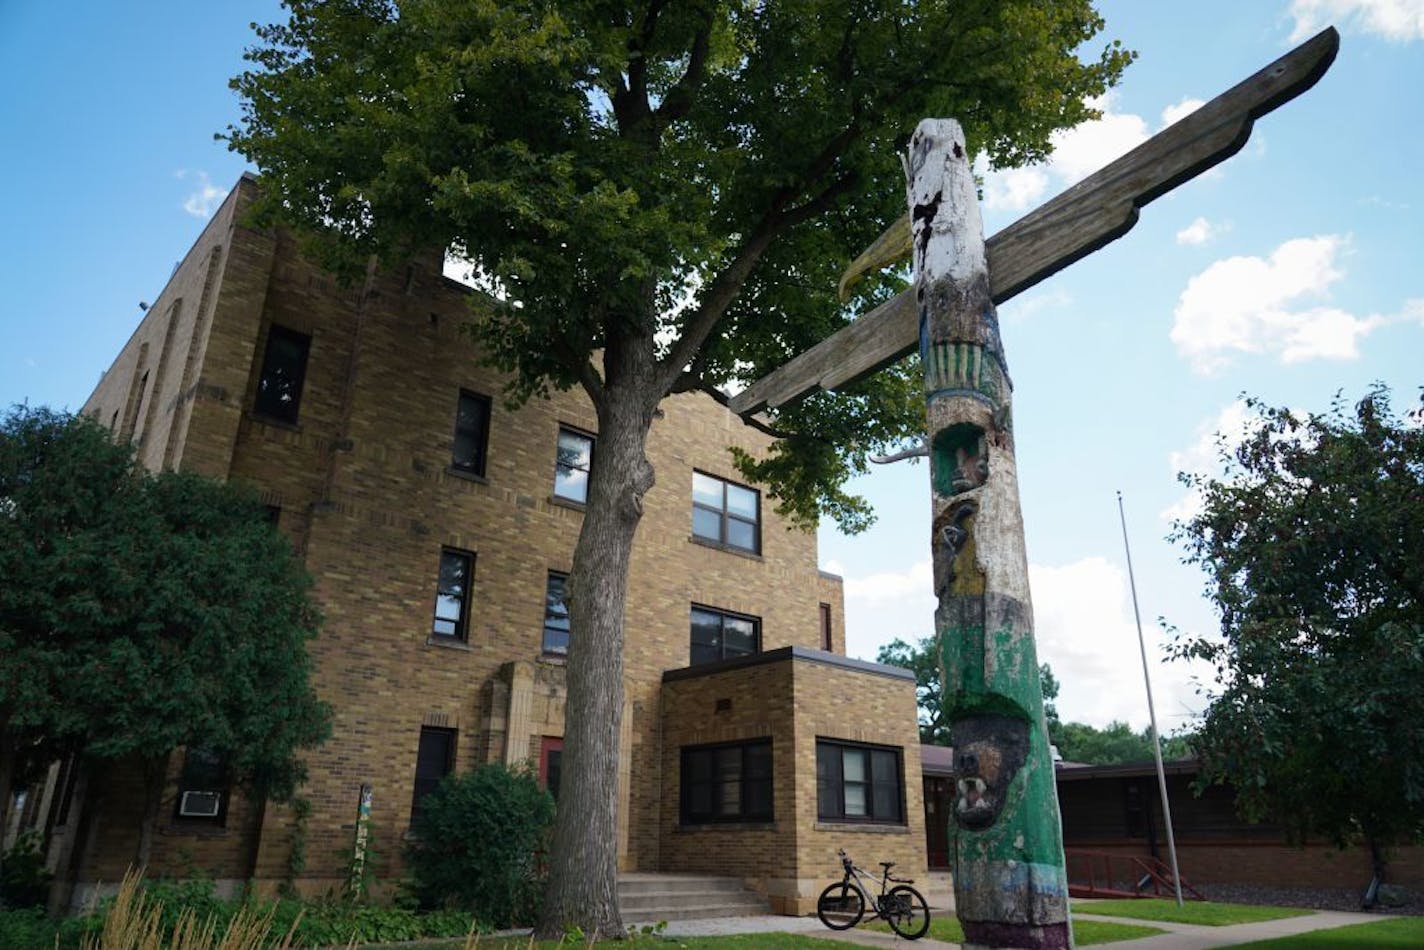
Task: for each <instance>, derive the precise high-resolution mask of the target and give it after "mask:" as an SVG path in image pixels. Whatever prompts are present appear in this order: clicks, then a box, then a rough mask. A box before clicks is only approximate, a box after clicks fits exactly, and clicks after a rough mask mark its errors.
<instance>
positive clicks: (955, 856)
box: [906, 119, 1072, 948]
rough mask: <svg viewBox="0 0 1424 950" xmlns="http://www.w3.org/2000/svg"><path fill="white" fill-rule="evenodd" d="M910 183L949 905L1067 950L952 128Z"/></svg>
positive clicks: (1003, 438) (972, 929) (989, 933)
mask: <svg viewBox="0 0 1424 950" xmlns="http://www.w3.org/2000/svg"><path fill="white" fill-rule="evenodd" d="M906 175H907V178H908V188H909V197H910V209H911V210H910V220H911V235H912V246H913V249H914V264H915V299H916V302H917V303H918V305H919V311H920V360H921V363H922V364H923V369H924V378H925V416H926V433H927V438H926V440H925V441H926V446H927V448H928V449H929V457H930V482H931V485H932V491H933V505H934V508H933V511H934V520H933V526H932V529H931V530H932V540H931V546H932V551H933V557H934V585H935V596H936V597H937V598H938V601H939V607H938V609H937V610H936V611H935V632H936V634H937V635H938V640H939V645H940V647H939V648H940V660H941V664H942V672H943V680H942V682H943V684H944V712H945V717H946V718H947V719H948V720H949V724H950V738H951V743H952V744H953V746H954V771H955V778H956V791H957V796H956V798H955V802H954V808H953V812H952V814H953V824H952V826H951V828H950V840H951V842H952V844H951V855H952V857H951V862H952V866H953V870H954V896H955V904H956V907H957V909H958V912H959V919H960V922H961V924H962V925H963V927H964V936H965V938H966V945H968V946H974V945H983V946H993V947H1052V948H1057V947H1069V946H1071V945H1072V939H1071V936H1070V932H1069V929H1068V883H1067V878H1066V877H1065V876H1064V872H1063V839H1062V833H1061V831H1060V827H1059V821H1058V799H1057V794H1056V792H1055V790H1054V782H1053V760H1052V758H1051V756H1050V755H1049V750H1048V740H1047V732H1046V730H1045V729H1044V725H1043V692H1042V690H1041V688H1040V685H1039V678H1038V659H1037V657H1036V655H1035V652H1034V644H1033V607H1032V605H1031V604H1030V601H1029V588H1028V558H1027V556H1026V555H1025V554H1024V541H1023V516H1022V514H1021V513H1020V511H1019V486H1018V476H1017V472H1016V469H1015V464H1014V440H1013V423H1012V414H1011V411H1010V399H1011V396H1012V389H1013V387H1012V384H1011V383H1010V381H1009V373H1008V368H1007V366H1006V364H1005V361H1004V347H1003V343H1002V341H1001V340H1000V338H999V321H998V317H997V316H996V313H995V310H994V302H993V300H992V299H990V295H989V271H988V267H987V265H986V262H985V257H984V234H983V225H982V224H981V222H980V218H979V202H978V199H977V196H976V194H975V184H974V175H973V173H972V171H971V170H970V167H969V159H968V156H967V155H966V154H965V150H964V133H963V132H962V131H961V129H960V127H959V123H958V122H955V121H953V120H950V119H926V120H925V121H924V122H921V123H920V126H919V128H918V129H916V130H915V135H914V137H913V138H912V139H911V140H910V153H909V158H908V160H907V162H906Z"/></svg>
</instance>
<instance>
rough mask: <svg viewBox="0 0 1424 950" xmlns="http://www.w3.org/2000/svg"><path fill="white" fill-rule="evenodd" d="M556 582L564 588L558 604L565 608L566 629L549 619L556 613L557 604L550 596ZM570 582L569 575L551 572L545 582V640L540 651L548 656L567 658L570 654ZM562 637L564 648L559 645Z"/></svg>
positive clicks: (541, 643)
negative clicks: (568, 600) (551, 642)
mask: <svg viewBox="0 0 1424 950" xmlns="http://www.w3.org/2000/svg"><path fill="white" fill-rule="evenodd" d="M555 580H558V582H559V583H560V585H561V586H562V587H563V596H562V597H560V598H559V600H558V602H557V603H558V606H559V607H561V608H563V621H564V625H565V626H564V627H560V626H559V625H558V624H557V622H556V623H554V624H551V623H550V619H549V615H550V614H551V613H552V612H553V611H554V607H555V602H554V601H553V600H551V597H550V595H551V594H552V588H553V586H554V581H555ZM568 580H569V575H567V574H565V573H564V572H563V571H550V572H549V574H548V577H547V579H546V580H545V581H544V637H543V640H542V641H541V642H540V645H539V647H540V650H541V651H542V652H543V653H544V654H545V655H547V656H567V655H568V653H569V644H568V641H569V639H570V635H571V633H572V631H571V630H569V629H567V627H568V624H569V608H568V602H567V598H568V594H569V588H568ZM551 632H552V633H553V634H554V636H553V641H554V643H553V645H552V646H551V645H550V633H551ZM560 635H562V638H563V640H564V643H563V645H562V648H561V647H560V645H559V643H558V640H559V638H560Z"/></svg>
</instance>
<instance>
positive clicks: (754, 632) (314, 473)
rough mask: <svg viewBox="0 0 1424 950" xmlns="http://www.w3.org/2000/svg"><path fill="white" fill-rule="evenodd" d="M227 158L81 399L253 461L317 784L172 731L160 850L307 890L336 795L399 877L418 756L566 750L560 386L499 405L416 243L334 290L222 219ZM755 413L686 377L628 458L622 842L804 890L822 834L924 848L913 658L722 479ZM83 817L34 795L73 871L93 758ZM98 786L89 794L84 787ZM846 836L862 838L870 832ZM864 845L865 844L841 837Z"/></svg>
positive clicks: (910, 863)
mask: <svg viewBox="0 0 1424 950" xmlns="http://www.w3.org/2000/svg"><path fill="white" fill-rule="evenodd" d="M255 188H256V184H255V182H254V181H253V180H252V179H250V178H244V179H243V180H241V181H240V182H239V183H238V185H237V187H236V188H235V189H234V190H233V192H232V194H231V195H230V196H229V197H228V199H227V201H226V202H225V203H224V205H223V206H222V208H221V209H220V210H219V211H218V213H217V214H216V215H215V216H214V217H213V219H212V220H211V221H210V222H209V224H208V226H207V227H206V229H205V230H204V231H203V233H202V235H201V237H200V238H199V239H198V241H197V243H196V244H195V246H194V247H193V249H192V250H191V251H190V252H189V253H188V255H187V257H186V258H185V259H184V260H183V262H182V263H181V264H180V265H179V267H178V268H177V269H176V271H175V272H174V274H173V277H172V279H171V281H170V282H169V284H168V286H167V287H166V288H165V290H164V291H163V293H162V295H161V296H160V297H159V298H158V299H157V301H155V303H154V304H153V306H152V307H151V308H150V309H149V310H148V313H147V315H146V316H145V318H144V320H143V321H142V323H141V324H140V325H139V327H138V328H137V330H136V331H135V332H134V335H133V337H132V338H131V339H130V340H129V342H128V344H127V345H126V346H125V347H124V348H123V350H122V352H120V354H119V355H118V357H117V359H116V360H115V361H114V364H113V366H112V367H111V368H110V369H109V371H108V372H107V373H106V374H105V375H104V378H103V380H102V381H101V382H100V384H99V386H98V388H97V389H96V390H95V391H94V393H93V395H92V396H91V397H90V398H89V400H88V402H87V403H86V404H85V406H84V410H83V411H84V412H86V413H89V414H91V415H93V416H94V417H96V418H98V419H99V420H100V421H102V422H104V423H105V424H107V425H109V426H110V427H111V428H112V429H113V430H114V431H115V433H116V436H117V437H119V438H124V439H130V440H132V441H133V442H134V444H135V445H136V446H137V450H138V453H139V457H140V459H141V461H142V462H143V463H144V464H145V465H147V466H148V467H150V468H153V469H158V468H175V469H184V470H189V471H198V472H204V473H208V474H211V475H215V476H218V477H221V478H231V479H239V480H243V481H246V482H249V483H251V484H253V485H255V486H257V488H258V489H259V491H260V492H261V494H262V498H263V500H264V501H265V502H266V503H267V504H268V505H269V506H270V510H271V513H272V517H274V518H275V519H276V520H277V523H278V525H279V527H280V528H281V530H282V531H283V532H284V533H286V534H287V535H288V536H289V537H290V538H291V540H292V542H293V544H294V545H295V546H296V548H297V550H298V552H299V554H300V555H301V556H302V558H303V560H304V561H305V564H306V566H307V568H308V570H309V571H310V572H311V573H312V575H313V577H314V578H315V580H316V589H315V597H316V599H317V601H318V603H319V604H320V607H321V610H322V612H323V614H324V617H325V622H324V624H323V627H322V631H321V634H320V636H319V637H318V638H317V639H316V640H315V641H314V642H313V643H312V645H311V650H312V653H313V657H314V661H315V670H316V674H315V687H316V690H317V692H318V693H319V695H320V696H321V697H322V698H323V699H325V700H327V701H328V702H330V703H331V705H332V708H333V710H334V720H333V735H332V738H331V739H330V740H329V741H328V742H327V743H326V744H325V745H324V746H322V747H321V748H319V749H317V750H315V751H314V752H312V753H311V754H310V756H309V765H308V767H309V772H310V780H309V782H308V784H307V785H306V786H305V787H304V789H303V795H304V796H305V798H306V799H308V800H309V801H310V803H311V811H310V814H309V816H308V817H306V819H305V820H304V821H302V822H300V823H298V822H297V821H295V820H294V817H293V815H292V813H291V811H290V809H288V808H285V807H280V806H276V805H267V806H265V807H264V806H260V805H253V804H251V803H248V802H246V801H244V800H243V799H242V797H241V795H240V794H238V793H235V792H233V790H230V789H227V788H225V787H208V786H213V785H219V784H220V782H219V781H218V780H217V779H213V778H211V777H209V776H210V775H212V774H216V773H213V772H212V771H211V770H207V771H205V769H204V768H203V766H204V764H205V763H204V762H203V761H202V760H201V756H198V757H194V756H192V755H188V756H185V755H184V754H183V753H182V752H180V753H177V754H175V755H174V756H173V760H174V761H173V762H172V764H171V766H170V780H171V781H170V785H169V788H168V794H167V797H166V798H165V805H164V810H163V812H162V814H161V817H160V820H159V827H158V830H157V835H156V837H155V843H154V847H153V859H152V861H153V865H154V867H155V870H158V871H161V872H168V873H181V872H183V871H185V870H187V869H190V868H197V869H201V870H202V871H204V872H206V873H208V874H209V875H211V876H213V877H215V878H217V879H219V880H224V881H234V882H237V881H247V880H255V881H256V882H258V884H259V885H261V886H268V887H270V886H275V885H276V884H277V883H279V882H281V881H283V880H286V879H289V878H290V877H292V872H291V868H290V862H289V855H290V853H291V849H292V844H293V841H294V838H295V837H297V836H300V837H302V838H303V839H304V847H305V853H306V859H305V867H304V868H303V869H302V871H301V873H300V874H299V875H297V876H296V883H297V884H298V885H299V886H301V887H303V888H306V889H310V890H317V891H320V890H324V889H326V888H329V887H332V886H338V885H340V884H341V883H343V882H344V881H345V879H346V876H347V874H348V873H349V868H350V862H351V855H352V851H353V842H354V835H355V827H356V819H357V809H358V804H359V802H360V800H361V797H362V794H363V789H364V790H365V792H366V794H367V796H368V799H369V803H370V809H371V810H370V815H371V818H370V829H371V833H372V838H373V841H374V850H375V853H376V854H377V856H378V857H377V867H378V870H379V871H380V872H382V873H384V874H386V875H387V876H390V875H394V874H397V873H399V851H400V845H401V841H402V838H403V836H404V835H405V833H406V831H407V828H408V827H409V822H410V816H411V812H412V809H413V808H415V807H418V803H419V798H420V796H421V795H422V794H424V793H425V792H426V791H428V790H429V788H430V787H432V786H433V785H434V784H435V782H436V781H438V778H439V777H440V775H441V774H443V773H444V772H446V771H450V770H455V769H463V768H466V767H468V766H470V765H473V764H476V763H480V762H487V761H502V762H506V763H511V764H516V763H530V764H532V765H533V766H534V767H535V768H537V769H539V773H540V775H541V777H542V778H543V779H544V780H545V781H548V782H553V783H555V784H557V782H558V781H560V780H562V781H572V780H574V779H572V778H570V777H567V776H563V777H561V776H560V768H559V765H560V755H561V737H562V735H563V705H564V703H563V700H564V655H563V654H564V650H565V649H566V646H567V642H568V632H567V621H566V617H565V616H564V615H563V613H562V610H561V605H560V602H559V593H560V590H561V587H560V585H561V583H562V578H563V575H564V572H567V571H568V569H569V567H570V559H571V556H572V551H573V547H574V541H575V538H576V536H577V532H578V530H579V525H580V520H581V518H582V517H583V515H582V510H583V506H582V503H581V500H580V499H581V497H582V494H581V493H582V489H583V486H584V483H585V479H586V475H587V470H588V467H589V466H590V465H591V464H592V465H596V464H597V457H598V452H597V439H598V433H597V428H596V418H595V416H594V413H593V411H592V408H591V406H590V405H589V404H588V403H587V401H586V400H585V399H584V398H583V397H582V394H581V393H578V392H570V393H563V394H555V395H554V396H553V397H552V398H551V399H549V400H538V399H536V400H532V401H531V402H529V403H528V404H527V405H525V406H523V407H522V408H519V409H517V410H514V411H509V410H507V409H506V408H505V407H504V406H503V403H502V400H501V390H502V388H503V384H504V382H505V380H504V378H502V377H501V376H500V375H499V374H498V373H497V372H495V371H493V370H491V369H488V368H485V367H482V366H480V365H479V361H478V359H477V351H476V349H475V345H474V344H473V343H472V342H471V340H470V338H469V337H468V336H467V335H466V334H465V332H464V331H463V329H462V327H463V326H464V325H465V324H467V323H468V320H469V304H468V294H469V291H467V290H466V289H464V288H463V287H461V286H460V285H459V284H456V283H455V282H453V281H449V280H447V279H445V278H443V277H442V276H441V275H440V273H439V269H438V267H437V266H431V267H420V266H412V267H410V268H408V269H406V270H404V271H402V272H400V273H394V274H373V275H372V276H371V277H370V278H369V279H368V280H367V281H366V282H365V284H364V285H363V286H360V287H357V288H354V289H348V288H343V287H340V286H338V285H337V284H336V283H335V282H334V281H333V280H332V279H331V278H330V277H329V276H328V275H326V274H324V273H323V272H322V271H321V270H319V269H318V268H316V267H314V266H313V265H311V264H309V263H306V262H304V261H303V260H302V258H301V256H300V255H299V253H298V251H297V249H296V246H295V243H294V241H293V239H292V238H290V237H289V236H287V235H285V234H281V233H277V234H272V233H268V232H263V231H258V230H254V229H252V228H250V227H247V226H245V225H244V224H243V223H242V221H243V212H244V210H245V209H246V207H247V206H248V205H249V204H250V202H251V200H252V198H253V196H254V193H255ZM766 444H767V440H766V437H765V436H763V435H761V434H760V433H758V432H756V431H754V430H752V429H750V428H748V427H746V426H744V425H742V424H741V422H740V421H739V420H738V419H737V418H736V417H735V416H733V415H731V414H730V413H728V412H726V411H725V410H724V409H723V408H721V407H720V406H718V405H717V404H716V403H715V402H713V401H712V400H710V399H707V398H705V397H702V396H696V395H683V396H678V397H675V398H671V399H668V400H666V401H665V402H664V404H663V413H662V415H661V417H660V418H658V419H657V420H656V421H655V422H654V425H653V428H652V432H651V435H650V437H649V442H648V457H649V458H650V460H651V461H652V463H653V465H654V467H655V469H656V472H657V484H656V486H655V487H654V488H653V489H652V490H651V491H650V492H649V493H648V495H647V496H646V499H645V505H646V507H645V514H644V517H643V520H642V523H641V527H640V529H639V534H638V538H637V542H636V545H635V549H634V554H633V560H632V567H631V578H630V588H629V595H628V609H627V616H626V631H627V633H626V638H627V644H628V646H627V655H626V657H625V663H626V682H625V691H626V700H625V704H626V705H625V709H624V717H623V723H624V725H623V733H622V738H621V749H620V760H619V761H620V766H621V773H620V791H621V802H622V803H623V807H622V808H621V809H620V812H619V821H618V854H619V866H620V868H622V869H625V870H630V871H634V870H636V871H704V872H716V873H721V874H727V875H732V876H739V877H742V878H744V879H745V880H747V881H748V882H749V883H750V884H752V885H753V886H755V887H756V888H757V889H758V890H760V891H761V892H762V893H763V894H764V895H766V896H767V897H768V898H769V899H770V901H771V903H772V905H773V906H774V907H775V908H776V909H778V910H779V911H782V912H786V913H807V912H810V911H811V910H812V909H813V904H814V897H815V894H816V893H818V891H819V888H820V887H821V886H823V885H824V884H825V883H826V882H827V881H828V880H829V879H830V877H831V876H832V875H834V874H837V873H838V864H837V862H836V860H835V851H836V849H837V848H838V847H845V848H847V849H848V850H850V851H852V853H857V852H864V860H866V861H870V860H872V859H873V860H895V861H898V862H900V863H901V865H902V867H904V868H905V869H906V870H908V871H910V872H911V873H913V871H914V870H915V869H919V870H923V869H924V867H925V835H924V825H923V822H924V812H923V805H922V801H921V794H922V792H921V779H920V764H919V756H918V740H917V735H916V726H915V695H914V681H913V679H912V678H910V677H909V675H908V674H907V673H905V672H904V671H899V670H895V669H891V668H886V667H881V666H877V665H875V664H868V663H863V662H860V661H855V660H848V659H847V658H846V657H845V656H844V646H845V645H844V631H843V609H842V593H841V582H840V579H839V578H837V577H834V576H832V575H828V574H825V573H822V572H820V571H819V570H818V569H817V559H816V541H815V537H814V535H813V534H811V533H807V532H802V531H799V530H794V529H791V528H790V527H789V525H788V524H787V523H785V522H784V521H783V520H782V519H781V518H779V517H778V516H777V515H776V513H775V512H774V511H773V510H772V509H773V505H772V504H771V503H770V502H769V501H768V499H767V498H766V497H765V495H764V494H763V493H762V492H761V491H760V490H759V489H758V488H757V487H756V486H752V485H744V484H741V483H740V482H739V480H738V476H737V474H736V472H735V470H734V469H733V467H732V464H731V457H730V455H729V453H728V451H727V447H728V446H733V445H735V446H740V447H742V448H744V449H746V450H748V451H752V452H758V451H762V450H764V449H765V446H766ZM103 782H104V787H103V788H102V789H101V790H99V791H100V794H98V796H97V797H96V798H93V799H90V800H91V801H92V802H93V807H92V808H91V809H90V810H89V819H88V820H87V821H86V822H81V821H79V819H78V817H77V815H78V813H79V812H80V811H81V809H78V808H67V807H66V808H65V809H64V814H63V816H62V817H63V820H62V821H59V820H55V819H56V818H57V817H60V807H61V805H62V804H63V802H62V801H61V800H62V799H64V798H65V796H66V790H67V793H68V795H69V796H70V797H71V798H72V797H73V796H74V787H75V785H76V784H77V783H76V781H73V780H70V781H67V782H59V783H56V784H57V785H58V788H57V790H56V792H55V793H54V794H53V795H52V796H51V797H52V798H53V800H54V801H53V802H52V803H51V806H50V807H51V808H52V809H53V811H52V812H51V820H50V822H49V823H50V825H51V826H52V831H53V834H52V847H51V858H52V860H54V861H56V862H58V865H59V867H60V870H61V874H62V875H64V874H68V875H69V876H70V877H71V878H72V880H73V881H74V882H75V883H76V884H77V885H78V892H77V893H76V899H78V897H79V896H80V895H82V894H83V893H84V892H85V891H86V890H87V889H89V888H91V887H92V886H93V885H95V884H96V883H97V882H112V881H114V880H116V879H117V878H118V876H119V875H120V874H121V873H122V872H123V869H124V867H125V866H126V865H127V863H128V862H129V861H130V860H131V857H132V855H133V853H134V841H135V840H136V835H137V827H138V823H139V796H138V795H137V786H136V785H134V784H131V783H129V782H127V781H126V780H125V779H124V777H123V775H122V774H121V773H116V774H110V775H108V776H106V777H105V778H104V779H103ZM92 791H93V790H91V792H92ZM863 836H868V837H863ZM858 842H859V843H858Z"/></svg>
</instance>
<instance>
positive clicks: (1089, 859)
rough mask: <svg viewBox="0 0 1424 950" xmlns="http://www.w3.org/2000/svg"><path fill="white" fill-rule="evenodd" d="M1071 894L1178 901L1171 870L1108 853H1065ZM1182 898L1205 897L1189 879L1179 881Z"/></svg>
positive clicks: (1148, 858)
mask: <svg viewBox="0 0 1424 950" xmlns="http://www.w3.org/2000/svg"><path fill="white" fill-rule="evenodd" d="M1063 856H1064V859H1065V861H1066V863H1067V872H1068V894H1069V896H1071V897H1176V896H1177V889H1176V887H1174V886H1173V884H1172V869H1171V868H1169V867H1167V865H1165V864H1163V863H1162V862H1161V861H1159V860H1158V859H1157V858H1154V857H1151V856H1150V855H1136V854H1115V853H1113V852H1109V851H1079V850H1076V849H1075V850H1072V851H1065V852H1064V853H1063ZM1180 880H1181V885H1182V897H1183V898H1186V899H1190V900H1194V901H1204V900H1206V898H1205V897H1203V896H1202V895H1201V893H1200V892H1199V891H1198V890H1197V889H1196V888H1194V887H1192V885H1191V884H1189V883H1187V880H1186V878H1180Z"/></svg>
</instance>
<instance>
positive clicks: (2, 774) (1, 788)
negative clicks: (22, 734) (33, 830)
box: [0, 726, 18, 867]
mask: <svg viewBox="0 0 1424 950" xmlns="http://www.w3.org/2000/svg"><path fill="white" fill-rule="evenodd" d="M17 745H18V743H17V742H16V741H15V734H14V733H13V732H11V731H10V730H9V729H8V728H6V727H4V726H0V838H2V837H3V836H4V833H5V828H6V827H8V824H9V819H10V786H11V785H12V784H13V783H14V778H15V757H16V754H17V753H16V746H17ZM0 843H3V842H0ZM4 859H5V849H4V848H3V847H0V867H3V866H4V865H3V862H4Z"/></svg>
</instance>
